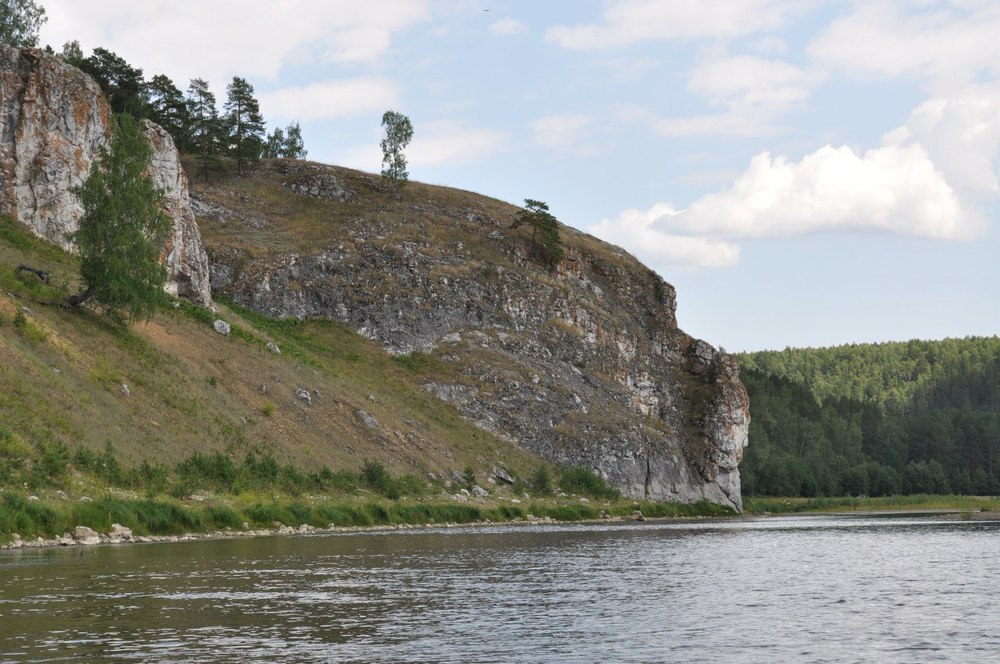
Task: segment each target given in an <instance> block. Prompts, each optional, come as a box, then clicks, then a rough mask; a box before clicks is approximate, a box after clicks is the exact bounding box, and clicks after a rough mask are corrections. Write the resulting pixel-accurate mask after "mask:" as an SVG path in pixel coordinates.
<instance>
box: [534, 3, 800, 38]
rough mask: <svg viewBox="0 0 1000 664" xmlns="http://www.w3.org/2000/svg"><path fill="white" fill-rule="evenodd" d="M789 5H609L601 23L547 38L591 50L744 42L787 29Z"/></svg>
mask: <svg viewBox="0 0 1000 664" xmlns="http://www.w3.org/2000/svg"><path fill="white" fill-rule="evenodd" d="M785 4H786V3H784V2H780V1H777V0H740V2H731V1H729V0H671V1H670V2H664V1H663V0H618V1H617V2H612V3H610V4H608V5H607V7H606V8H605V10H604V12H603V15H602V17H601V21H600V22H599V23H590V24H585V25H575V26H557V27H554V28H551V29H550V30H548V31H547V32H546V39H548V40H549V41H553V42H555V43H557V44H559V45H560V46H563V47H565V48H571V49H577V50H586V49H595V48H605V47H614V46H623V45H627V44H632V43H636V42H643V41H653V40H667V39H696V38H704V37H717V38H730V37H738V36H741V35H747V34H751V33H754V32H757V31H759V30H763V29H767V28H774V27H777V26H779V25H781V24H782V23H783V22H784V20H785V14H786V13H787V12H786V9H785V6H784V5H785Z"/></svg>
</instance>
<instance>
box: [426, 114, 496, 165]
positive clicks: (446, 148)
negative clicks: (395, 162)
mask: <svg viewBox="0 0 1000 664" xmlns="http://www.w3.org/2000/svg"><path fill="white" fill-rule="evenodd" d="M509 140H510V135H509V134H508V133H507V132H504V131H500V130H497V129H484V128H477V127H468V126H466V125H464V124H461V123H456V122H436V123H429V124H426V125H423V126H421V127H418V128H417V129H416V130H415V131H414V137H413V143H411V144H410V147H409V148H407V150H406V154H407V158H408V159H409V160H410V163H411V164H413V165H414V166H418V167H419V166H460V165H462V164H468V163H473V162H477V161H482V160H483V159H485V158H486V157H488V156H490V155H492V154H494V153H496V152H498V151H501V150H503V149H504V147H505V146H506V145H507V144H508V142H509Z"/></svg>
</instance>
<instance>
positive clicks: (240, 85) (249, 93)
mask: <svg viewBox="0 0 1000 664" xmlns="http://www.w3.org/2000/svg"><path fill="white" fill-rule="evenodd" d="M226 94H227V95H228V97H227V99H226V105H225V111H226V116H225V119H224V123H225V126H226V130H227V131H226V133H227V134H228V142H229V149H230V152H232V154H233V156H234V157H235V158H236V168H237V170H239V173H240V175H246V172H247V166H248V165H249V164H251V163H256V161H257V160H258V159H260V153H261V150H262V149H263V148H264V117H263V116H262V115H261V114H260V103H259V102H258V101H257V98H256V97H254V96H253V86H252V85H250V83H249V82H247V80H246V79H245V78H240V77H239V76H233V80H232V82H231V83H230V84H229V85H228V86H227V87H226Z"/></svg>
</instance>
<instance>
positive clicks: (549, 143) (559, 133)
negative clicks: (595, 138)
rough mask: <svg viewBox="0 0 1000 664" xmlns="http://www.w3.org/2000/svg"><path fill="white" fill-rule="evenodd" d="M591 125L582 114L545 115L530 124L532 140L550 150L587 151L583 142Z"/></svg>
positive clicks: (590, 121) (589, 120) (588, 117)
mask: <svg viewBox="0 0 1000 664" xmlns="http://www.w3.org/2000/svg"><path fill="white" fill-rule="evenodd" d="M591 124H592V120H591V118H590V116H588V115H585V114H583V113H565V114H557V115H547V116H545V117H544V118H540V119H538V120H536V121H534V122H532V123H531V131H532V140H533V141H534V142H535V143H538V144H539V145H541V146H543V147H545V148H549V149H551V150H575V151H580V150H583V151H589V149H590V148H588V147H587V146H586V145H585V141H586V140H587V138H588V136H589V130H590V127H591Z"/></svg>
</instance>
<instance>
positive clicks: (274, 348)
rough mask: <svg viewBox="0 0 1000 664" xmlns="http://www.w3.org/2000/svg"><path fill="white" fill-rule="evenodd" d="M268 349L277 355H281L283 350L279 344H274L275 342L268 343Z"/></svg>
mask: <svg viewBox="0 0 1000 664" xmlns="http://www.w3.org/2000/svg"><path fill="white" fill-rule="evenodd" d="M267 349H268V350H269V351H271V352H272V353H274V354H275V355H281V348H279V347H278V344H276V343H274V342H273V341H268V342H267Z"/></svg>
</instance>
